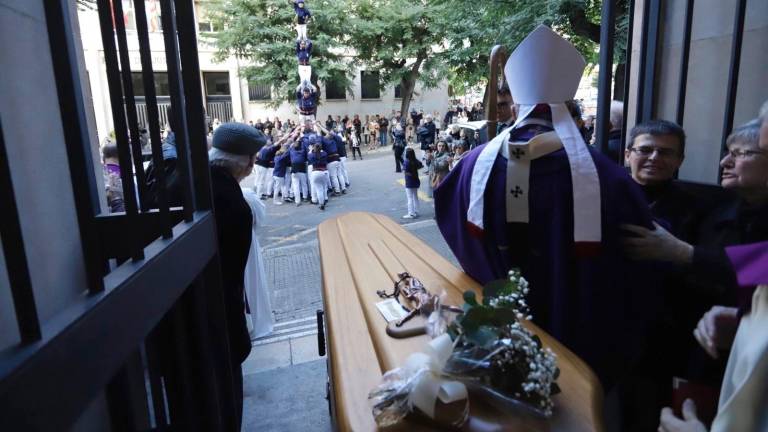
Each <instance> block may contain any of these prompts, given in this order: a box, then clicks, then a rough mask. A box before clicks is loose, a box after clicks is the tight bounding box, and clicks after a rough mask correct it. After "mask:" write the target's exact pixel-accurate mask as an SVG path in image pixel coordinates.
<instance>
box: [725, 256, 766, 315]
mask: <svg viewBox="0 0 768 432" xmlns="http://www.w3.org/2000/svg"><path fill="white" fill-rule="evenodd" d="M725 252H726V254H728V259H730V261H731V264H732V265H733V269H734V270H735V271H736V278H737V280H738V282H739V289H738V290H737V292H736V298H737V300H738V304H739V310H741V311H749V310H750V309H751V306H752V294H754V292H755V288H756V287H757V285H762V284H768V242H761V243H752V244H748V245H741V246H729V247H727V248H725Z"/></svg>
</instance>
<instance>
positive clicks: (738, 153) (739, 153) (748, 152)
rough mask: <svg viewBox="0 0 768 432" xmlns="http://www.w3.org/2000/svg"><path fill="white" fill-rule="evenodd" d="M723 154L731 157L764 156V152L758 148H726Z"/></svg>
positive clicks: (748, 157)
mask: <svg viewBox="0 0 768 432" xmlns="http://www.w3.org/2000/svg"><path fill="white" fill-rule="evenodd" d="M725 156H730V157H731V158H732V159H750V158H751V157H752V156H765V152H764V151H760V150H728V151H727V152H726V153H725Z"/></svg>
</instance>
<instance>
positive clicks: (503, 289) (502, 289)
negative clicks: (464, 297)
mask: <svg viewBox="0 0 768 432" xmlns="http://www.w3.org/2000/svg"><path fill="white" fill-rule="evenodd" d="M515 290H516V287H515V285H514V284H513V283H512V282H511V281H510V280H509V279H496V280H494V281H491V282H488V283H487V284H485V286H483V304H486V305H487V304H488V303H489V302H490V301H491V299H492V298H495V297H499V296H502V295H508V294H511V293H513V292H514V291H515Z"/></svg>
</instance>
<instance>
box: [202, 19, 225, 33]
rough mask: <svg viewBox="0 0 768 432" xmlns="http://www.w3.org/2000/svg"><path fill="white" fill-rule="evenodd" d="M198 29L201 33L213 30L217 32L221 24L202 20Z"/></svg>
mask: <svg viewBox="0 0 768 432" xmlns="http://www.w3.org/2000/svg"><path fill="white" fill-rule="evenodd" d="M197 30H198V31H199V32H200V33H211V32H217V31H219V30H220V28H219V26H217V25H214V24H213V23H212V22H210V21H200V22H199V23H197Z"/></svg>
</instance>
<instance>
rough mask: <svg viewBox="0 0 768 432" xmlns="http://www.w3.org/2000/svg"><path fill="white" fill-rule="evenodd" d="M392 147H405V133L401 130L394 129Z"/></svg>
mask: <svg viewBox="0 0 768 432" xmlns="http://www.w3.org/2000/svg"><path fill="white" fill-rule="evenodd" d="M392 140H393V143H392V147H400V148H403V147H405V131H404V130H402V129H400V130H399V131H398V130H397V129H392Z"/></svg>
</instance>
